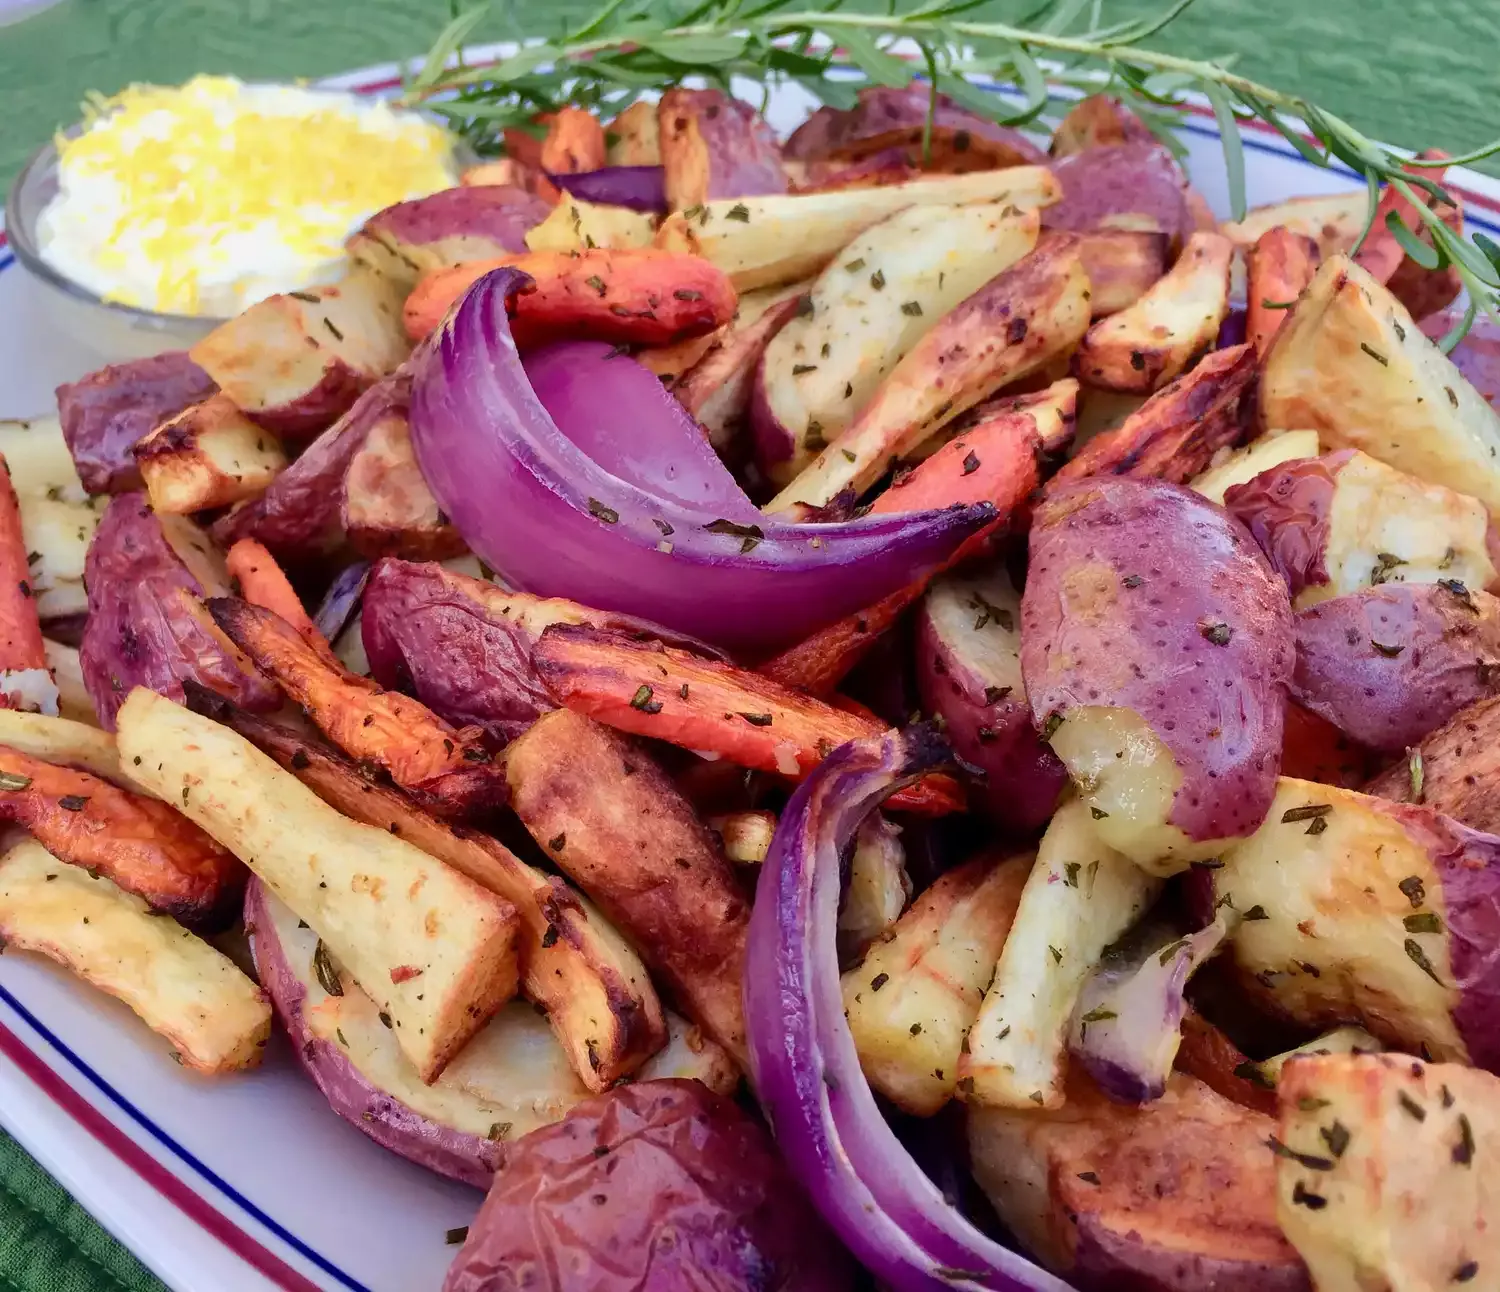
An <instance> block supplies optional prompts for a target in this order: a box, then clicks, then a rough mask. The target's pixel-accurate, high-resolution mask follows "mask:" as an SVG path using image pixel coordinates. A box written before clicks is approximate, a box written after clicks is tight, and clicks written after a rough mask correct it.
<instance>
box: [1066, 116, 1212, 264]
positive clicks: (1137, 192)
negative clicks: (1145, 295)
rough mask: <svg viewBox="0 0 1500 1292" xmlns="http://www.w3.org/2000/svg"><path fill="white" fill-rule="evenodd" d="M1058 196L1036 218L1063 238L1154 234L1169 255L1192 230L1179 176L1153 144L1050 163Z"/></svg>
mask: <svg viewBox="0 0 1500 1292" xmlns="http://www.w3.org/2000/svg"><path fill="white" fill-rule="evenodd" d="M1052 173H1053V175H1054V176H1055V177H1056V179H1057V182H1058V184H1059V186H1060V187H1061V188H1062V197H1061V199H1060V200H1059V201H1058V202H1057V204H1056V205H1055V206H1049V207H1048V208H1047V210H1046V211H1045V212H1044V213H1043V215H1042V224H1043V225H1044V226H1045V227H1046V228H1049V229H1063V230H1066V231H1067V232H1069V233H1100V232H1103V231H1105V230H1111V229H1113V230H1128V231H1131V232H1135V233H1160V234H1164V235H1165V236H1166V238H1167V242H1168V246H1169V247H1170V248H1172V249H1173V250H1175V249H1176V248H1178V247H1180V246H1181V245H1182V243H1183V240H1184V239H1185V238H1187V236H1188V234H1190V233H1191V232H1192V230H1193V217H1192V213H1191V211H1190V210H1189V208H1188V202H1187V197H1186V194H1185V192H1184V190H1183V186H1182V171H1181V170H1180V169H1178V166H1177V163H1176V162H1175V161H1173V160H1172V155H1171V153H1169V152H1168V151H1167V150H1166V149H1165V148H1164V147H1163V146H1162V145H1161V144H1159V143H1157V142H1156V141H1155V140H1142V141H1138V142H1135V143H1124V144H1114V145H1109V146H1106V147H1099V148H1089V149H1087V150H1085V151H1084V152H1079V153H1073V154H1072V155H1070V156H1067V157H1063V158H1062V159H1061V160H1059V161H1057V162H1055V163H1054V164H1053V167H1052Z"/></svg>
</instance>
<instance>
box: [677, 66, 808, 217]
mask: <svg viewBox="0 0 1500 1292" xmlns="http://www.w3.org/2000/svg"><path fill="white" fill-rule="evenodd" d="M656 119H657V123H658V147H659V148H660V149H661V160H662V166H663V168H664V169H665V172H666V175H665V179H666V187H667V205H668V206H669V207H670V209H671V210H673V211H681V210H684V209H685V208H687V207H690V206H697V205H698V204H699V203H700V202H707V201H709V200H710V199H712V198H717V197H748V196H754V195H756V194H759V193H785V192H786V191H787V178H786V171H785V170H783V169H782V166H781V153H780V151H779V150H778V149H777V146H776V137H775V136H774V135H773V134H772V133H771V131H770V128H769V127H768V126H767V125H766V123H765V121H764V120H763V119H762V118H761V117H760V116H759V115H758V114H757V113H756V112H755V111H754V109H752V108H751V107H750V105H749V104H748V103H743V102H741V101H740V100H738V99H731V98H730V97H729V96H728V95H727V94H725V93H724V91H723V90H688V89H683V88H682V87H681V86H679V87H677V88H676V89H672V90H668V91H667V92H666V93H665V94H663V95H662V96H661V103H660V104H659V105H658V108H657V118H656Z"/></svg>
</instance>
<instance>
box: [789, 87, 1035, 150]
mask: <svg viewBox="0 0 1500 1292" xmlns="http://www.w3.org/2000/svg"><path fill="white" fill-rule="evenodd" d="M927 111H928V95H927V92H926V91H925V90H921V89H918V88H908V89H891V88H887V87H884V86H870V87H868V88H866V89H863V90H861V91H860V92H859V103H858V105H857V106H856V107H853V108H849V109H847V110H840V109H838V108H819V109H818V110H817V111H816V112H814V113H813V114H812V115H811V116H810V117H808V119H807V120H806V121H805V122H803V123H802V125H800V126H798V127H797V129H796V130H794V131H793V132H792V134H791V137H790V138H788V139H787V141H786V143H785V144H783V145H782V149H781V152H782V155H783V156H784V157H786V158H788V159H789V160H795V161H802V162H813V161H824V160H838V161H856V160H858V159H860V158H863V157H866V156H868V155H869V154H870V153H877V152H882V151H884V150H885V149H888V148H897V147H901V146H903V145H908V144H917V145H920V144H921V142H922V133H923V129H924V127H925V125H926V121H927ZM919 157H920V154H919ZM1046 164H1047V154H1046V153H1045V152H1043V151H1042V150H1041V149H1040V148H1038V147H1037V146H1036V145H1035V144H1034V143H1032V142H1031V140H1029V139H1027V138H1026V136H1025V135H1023V134H1022V133H1021V132H1020V131H1019V130H1015V129H1012V128H1011V127H1009V126H1002V125H997V124H996V123H995V122H993V121H987V120H985V118H983V117H981V116H979V115H978V114H977V113H973V112H970V111H969V110H968V109H967V108H963V107H960V106H959V105H958V104H957V103H955V102H954V101H953V100H952V99H950V98H949V97H948V96H947V95H945V94H940V95H939V96H938V100H937V110H936V112H934V114H933V120H932V165H931V169H933V170H940V171H965V170H998V169H1000V168H1002V167H1005V166H1044V165H1046Z"/></svg>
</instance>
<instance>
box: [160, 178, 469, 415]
mask: <svg viewBox="0 0 1500 1292" xmlns="http://www.w3.org/2000/svg"><path fill="white" fill-rule="evenodd" d="M463 191H465V192H468V193H478V192H483V191H484V190H482V189H467V190H463ZM400 308H401V296H400V293H399V292H398V291H397V290H396V289H395V287H394V286H393V285H392V284H391V282H390V281H389V280H388V279H386V278H384V277H382V276H381V275H379V274H376V273H373V272H371V271H369V270H359V269H356V270H355V271H354V272H353V273H351V274H350V275H349V276H348V277H347V278H345V279H343V280H341V281H340V282H337V283H334V284H332V285H330V286H328V287H315V288H311V289H310V290H308V291H299V292H289V293H286V294H283V295H278V296H268V297H267V298H266V299H265V300H263V301H260V302H258V303H257V304H255V305H252V306H251V307H250V308H249V309H247V310H245V311H244V313H242V314H238V315H236V316H235V317H234V318H232V319H230V320H229V321H228V322H227V323H221V324H219V326H218V327H216V328H215V329H214V330H213V331H212V332H210V333H209V334H208V335H207V336H206V337H204V338H203V340H201V341H199V342H198V343H197V344H196V345H195V346H193V348H192V349H191V350H190V351H189V352H188V354H189V356H190V357H191V358H192V361H193V362H194V363H196V364H198V365H199V367H201V368H202V369H203V370H204V371H205V372H207V373H208V375H209V376H210V377H212V378H213V379H214V381H215V382H217V383H218V385H219V388H220V389H221V390H222V391H223V392H224V394H226V395H227V396H228V397H229V398H230V399H231V400H233V401H234V403H235V405H236V406H237V407H238V408H239V409H240V410H241V411H242V412H243V413H244V414H245V415H246V416H247V417H248V418H249V419H250V420H251V421H252V422H254V423H255V424H256V425H257V426H263V427H265V428H266V430H268V431H274V432H275V433H276V434H278V435H282V436H286V437H289V438H296V439H302V440H306V439H310V438H311V437H312V436H314V435H316V434H317V433H318V432H319V431H321V430H323V429H324V428H325V427H328V426H331V425H332V424H333V423H334V422H335V421H336V420H337V419H338V417H339V416H340V414H342V413H345V412H347V411H348V409H349V407H350V406H351V405H352V404H353V403H354V401H355V400H356V399H357V398H359V396H360V394H361V393H362V392H363V391H364V390H366V389H367V388H369V387H370V386H372V385H374V384H375V382H377V381H378V380H379V379H380V378H381V377H385V376H388V375H389V374H390V373H392V372H394V371H395V370H396V367H397V365H398V364H400V362H401V361H402V360H403V359H405V358H406V354H407V350H408V349H409V345H408V343H407V340H406V338H405V337H404V336H403V335H402V333H401V317H400Z"/></svg>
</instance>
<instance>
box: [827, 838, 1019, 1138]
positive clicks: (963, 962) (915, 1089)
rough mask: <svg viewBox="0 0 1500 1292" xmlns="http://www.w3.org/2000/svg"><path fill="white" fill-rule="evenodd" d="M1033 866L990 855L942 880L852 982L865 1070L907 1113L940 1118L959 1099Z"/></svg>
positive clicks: (849, 1003) (852, 1020)
mask: <svg viewBox="0 0 1500 1292" xmlns="http://www.w3.org/2000/svg"><path fill="white" fill-rule="evenodd" d="M1031 863H1032V856H1031V854H1030V853H1023V854H1020V855H1017V856H1013V857H1009V858H1005V859H1000V858H996V857H985V858H981V859H978V860H975V861H972V862H969V863H968V864H966V865H963V866H960V867H958V868H957V869H955V870H950V871H948V872H947V873H946V874H944V875H941V876H939V877H938V879H937V881H936V882H935V883H933V884H932V885H931V887H929V888H928V889H927V890H926V891H925V892H924V893H922V895H921V896H920V897H918V898H917V900H916V901H915V902H914V903H913V904H912V907H911V909H910V910H909V911H907V912H906V914H905V915H903V916H902V917H901V918H900V919H899V920H898V921H897V922H896V924H895V926H894V928H892V929H891V931H890V936H889V937H887V938H886V939H884V940H883V941H880V942H877V943H876V944H875V945H874V946H873V947H872V948H871V949H870V951H869V952H868V953H867V954H866V956H865V958H864V960H863V962H862V963H860V964H859V965H858V966H856V967H855V968H853V969H850V970H849V971H848V972H847V973H846V974H844V976H843V992H844V1010H845V1013H846V1015H847V1016H848V1019H849V1030H850V1032H852V1033H853V1035H854V1045H855V1048H856V1049H857V1050H858V1051H859V1064H860V1067H861V1068H862V1069H863V1070H864V1074H865V1076H866V1078H867V1079H868V1080H869V1082H870V1084H871V1086H873V1087H874V1088H875V1089H876V1090H878V1091H879V1092H880V1093H881V1094H882V1095H884V1096H885V1097H886V1098H887V1099H889V1100H890V1101H891V1102H892V1103H894V1104H895V1105H896V1106H897V1107H898V1108H900V1109H901V1110H902V1111H903V1112H908V1113H914V1114H915V1115H917V1116H919V1117H930V1116H932V1115H933V1114H934V1113H936V1112H937V1111H938V1109H940V1108H941V1107H942V1106H943V1105H944V1104H945V1103H947V1102H948V1100H950V1099H951V1098H952V1097H953V1092H954V1089H955V1087H956V1086H957V1084H958V1075H959V1073H958V1068H959V1060H960V1055H961V1053H962V1050H963V1047H964V1041H965V1038H966V1037H967V1036H968V1034H969V1029H970V1027H972V1026H973V1023H974V1020H975V1018H976V1017H977V1016H978V1014H979V1007H980V1002H981V1001H982V999H983V997H984V991H985V988H986V987H988V986H989V983H990V979H991V977H992V976H993V975H994V972H995V961H996V960H998V959H999V958H1000V950H1001V948H1002V947H1003V946H1004V945H1005V938H1006V934H1007V933H1008V932H1009V931H1010V927H1011V922H1012V921H1013V920H1014V919H1015V915H1016V907H1017V905H1018V903H1019V902H1020V900H1021V891H1022V889H1023V887H1024V886H1025V883H1026V876H1027V875H1028V874H1029V873H1030V871H1031Z"/></svg>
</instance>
